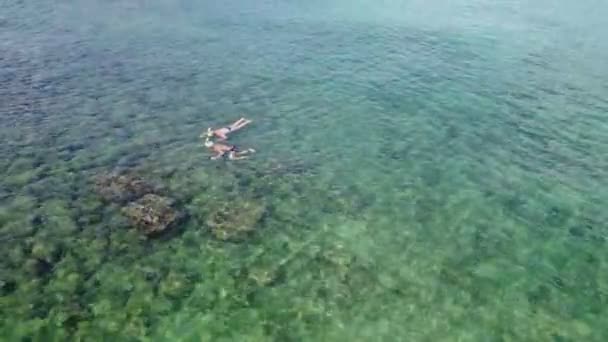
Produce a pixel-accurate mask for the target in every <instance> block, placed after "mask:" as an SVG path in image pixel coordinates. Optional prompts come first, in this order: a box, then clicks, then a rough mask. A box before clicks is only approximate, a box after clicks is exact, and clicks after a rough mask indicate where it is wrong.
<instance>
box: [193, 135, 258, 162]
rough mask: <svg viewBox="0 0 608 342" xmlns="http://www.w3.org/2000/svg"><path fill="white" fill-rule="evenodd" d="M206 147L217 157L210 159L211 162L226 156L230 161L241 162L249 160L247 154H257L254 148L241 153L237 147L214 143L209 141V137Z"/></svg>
mask: <svg viewBox="0 0 608 342" xmlns="http://www.w3.org/2000/svg"><path fill="white" fill-rule="evenodd" d="M205 147H207V148H208V149H210V150H211V151H213V152H215V155H214V156H212V157H211V158H210V159H211V160H216V159H219V158H221V157H224V156H226V155H227V156H228V159H230V160H240V159H245V158H247V156H245V155H246V154H249V153H255V150H254V149H252V148H248V149H246V150H243V151H241V150H240V149H239V148H238V147H236V146H235V145H224V144H218V143H214V142H213V141H211V140H210V139H209V137H207V138H206V139H205Z"/></svg>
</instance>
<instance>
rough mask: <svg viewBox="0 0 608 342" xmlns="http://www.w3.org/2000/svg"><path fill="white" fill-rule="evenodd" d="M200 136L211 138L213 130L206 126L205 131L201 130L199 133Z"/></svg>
mask: <svg viewBox="0 0 608 342" xmlns="http://www.w3.org/2000/svg"><path fill="white" fill-rule="evenodd" d="M200 137H201V138H211V137H213V130H211V128H207V132H203V133H201V135H200Z"/></svg>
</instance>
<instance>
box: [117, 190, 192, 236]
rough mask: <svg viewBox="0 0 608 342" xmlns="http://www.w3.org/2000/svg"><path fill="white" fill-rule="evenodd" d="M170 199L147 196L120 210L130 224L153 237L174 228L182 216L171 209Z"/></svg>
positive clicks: (171, 202)
mask: <svg viewBox="0 0 608 342" xmlns="http://www.w3.org/2000/svg"><path fill="white" fill-rule="evenodd" d="M173 203H174V201H173V200H172V199H170V198H167V197H163V196H159V195H155V194H147V195H145V196H144V197H142V198H141V199H139V200H138V201H135V202H132V203H129V204H128V205H127V206H126V207H124V208H123V209H122V212H123V214H124V215H125V216H126V217H127V218H129V221H131V224H132V225H133V226H134V227H135V228H137V229H139V230H141V231H142V232H143V233H144V234H146V235H148V236H155V235H159V234H162V233H165V232H167V231H168V230H170V229H172V228H174V227H175V226H176V225H177V223H178V221H180V219H181V218H183V217H184V215H183V214H182V213H181V212H179V211H178V210H176V209H175V208H173Z"/></svg>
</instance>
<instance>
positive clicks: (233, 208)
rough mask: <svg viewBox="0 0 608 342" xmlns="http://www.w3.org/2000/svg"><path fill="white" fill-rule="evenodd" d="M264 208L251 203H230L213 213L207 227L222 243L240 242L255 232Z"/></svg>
mask: <svg viewBox="0 0 608 342" xmlns="http://www.w3.org/2000/svg"><path fill="white" fill-rule="evenodd" d="M265 211H266V207H265V206H264V205H263V204H260V203H257V202H253V201H236V202H230V203H227V204H225V205H224V206H222V207H221V208H219V209H217V210H216V211H214V212H213V213H212V214H211V215H210V217H209V219H208V220H207V225H209V227H210V228H211V232H212V234H213V236H215V237H216V238H217V239H219V240H222V241H240V240H243V239H245V238H246V237H247V236H248V235H249V234H251V233H252V232H253V231H255V229H256V227H257V226H258V222H259V221H260V220H261V219H262V216H263V215H264V212H265Z"/></svg>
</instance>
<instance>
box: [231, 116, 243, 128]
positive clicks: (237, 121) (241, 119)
mask: <svg viewBox="0 0 608 342" xmlns="http://www.w3.org/2000/svg"><path fill="white" fill-rule="evenodd" d="M243 121H245V118H240V119H238V120H236V121H235V122H233V123H232V124H231V125H230V126H229V127H230V129H231V130H235V129H238V128H239V127H240V126H241V124H242V123H243Z"/></svg>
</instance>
